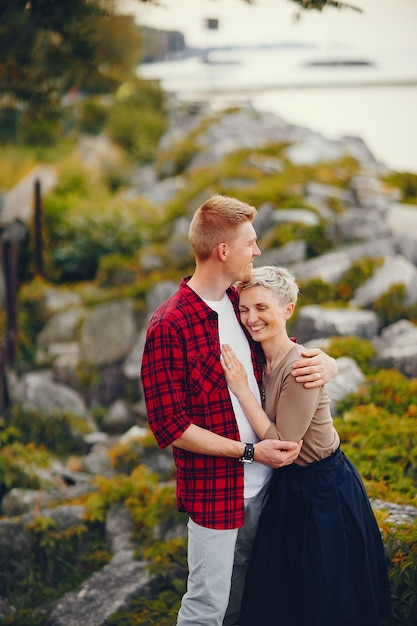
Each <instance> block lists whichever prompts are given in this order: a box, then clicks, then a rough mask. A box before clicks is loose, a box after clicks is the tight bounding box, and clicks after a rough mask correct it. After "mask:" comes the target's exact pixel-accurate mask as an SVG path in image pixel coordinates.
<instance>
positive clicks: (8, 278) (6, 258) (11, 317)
mask: <svg viewBox="0 0 417 626" xmlns="http://www.w3.org/2000/svg"><path fill="white" fill-rule="evenodd" d="M2 247H3V267H4V278H5V304H6V323H7V331H6V363H7V364H8V365H11V366H12V365H13V364H14V362H15V360H16V340H17V306H16V294H17V244H16V242H14V241H9V240H6V241H3V246H2Z"/></svg>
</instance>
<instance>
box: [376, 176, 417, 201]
mask: <svg viewBox="0 0 417 626" xmlns="http://www.w3.org/2000/svg"><path fill="white" fill-rule="evenodd" d="M384 180H385V182H386V183H387V184H388V185H390V186H393V187H396V188H399V189H401V191H402V194H403V198H402V200H403V202H406V203H408V204H417V174H411V173H409V172H394V173H392V174H390V175H389V176H386V177H385V178H384Z"/></svg>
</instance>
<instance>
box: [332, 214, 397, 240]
mask: <svg viewBox="0 0 417 626" xmlns="http://www.w3.org/2000/svg"><path fill="white" fill-rule="evenodd" d="M328 234H330V236H331V237H332V239H333V240H334V241H343V242H348V241H368V240H370V239H371V240H372V239H382V238H386V237H390V236H391V235H392V231H391V229H390V227H389V226H388V224H387V223H386V222H385V221H384V220H381V219H380V216H379V214H378V213H377V212H376V211H375V210H372V209H370V210H369V211H364V210H363V209H358V208H351V209H348V210H347V211H345V212H344V213H341V214H340V215H337V216H336V217H335V219H334V222H333V224H332V227H331V228H330V229H329V231H328Z"/></svg>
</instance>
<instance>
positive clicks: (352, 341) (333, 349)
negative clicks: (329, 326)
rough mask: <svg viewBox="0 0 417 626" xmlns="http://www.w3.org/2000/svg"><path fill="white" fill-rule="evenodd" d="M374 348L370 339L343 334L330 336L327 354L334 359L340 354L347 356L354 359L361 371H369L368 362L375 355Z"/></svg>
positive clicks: (340, 355)
mask: <svg viewBox="0 0 417 626" xmlns="http://www.w3.org/2000/svg"><path fill="white" fill-rule="evenodd" d="M375 352H376V350H375V348H374V346H373V344H372V342H371V341H368V340H367V339H363V338H359V337H355V336H344V337H332V338H331V340H330V345H329V348H328V350H327V354H328V355H329V356H332V357H333V358H334V359H338V358H340V357H342V356H349V357H351V358H352V359H354V360H355V361H356V363H357V364H358V366H359V367H360V369H361V370H362V371H363V372H368V371H370V369H372V368H371V366H370V363H371V361H372V359H373V358H374V356H375Z"/></svg>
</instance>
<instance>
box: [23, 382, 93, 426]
mask: <svg viewBox="0 0 417 626" xmlns="http://www.w3.org/2000/svg"><path fill="white" fill-rule="evenodd" d="M11 395H12V400H13V402H16V403H18V404H20V405H21V406H22V407H23V409H25V410H35V411H42V412H43V413H44V414H45V415H51V416H53V415H54V414H55V413H57V412H69V413H73V414H74V415H79V416H82V417H87V416H88V411H87V407H86V404H85V401H84V399H83V397H82V395H81V394H80V393H78V392H77V391H75V390H74V389H71V388H69V387H66V386H64V385H61V384H60V383H56V382H54V381H53V380H52V376H51V372H50V371H40V372H30V373H28V374H24V375H23V376H22V378H21V379H20V380H19V381H18V382H16V384H15V385H14V386H13V387H12V388H11Z"/></svg>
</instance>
